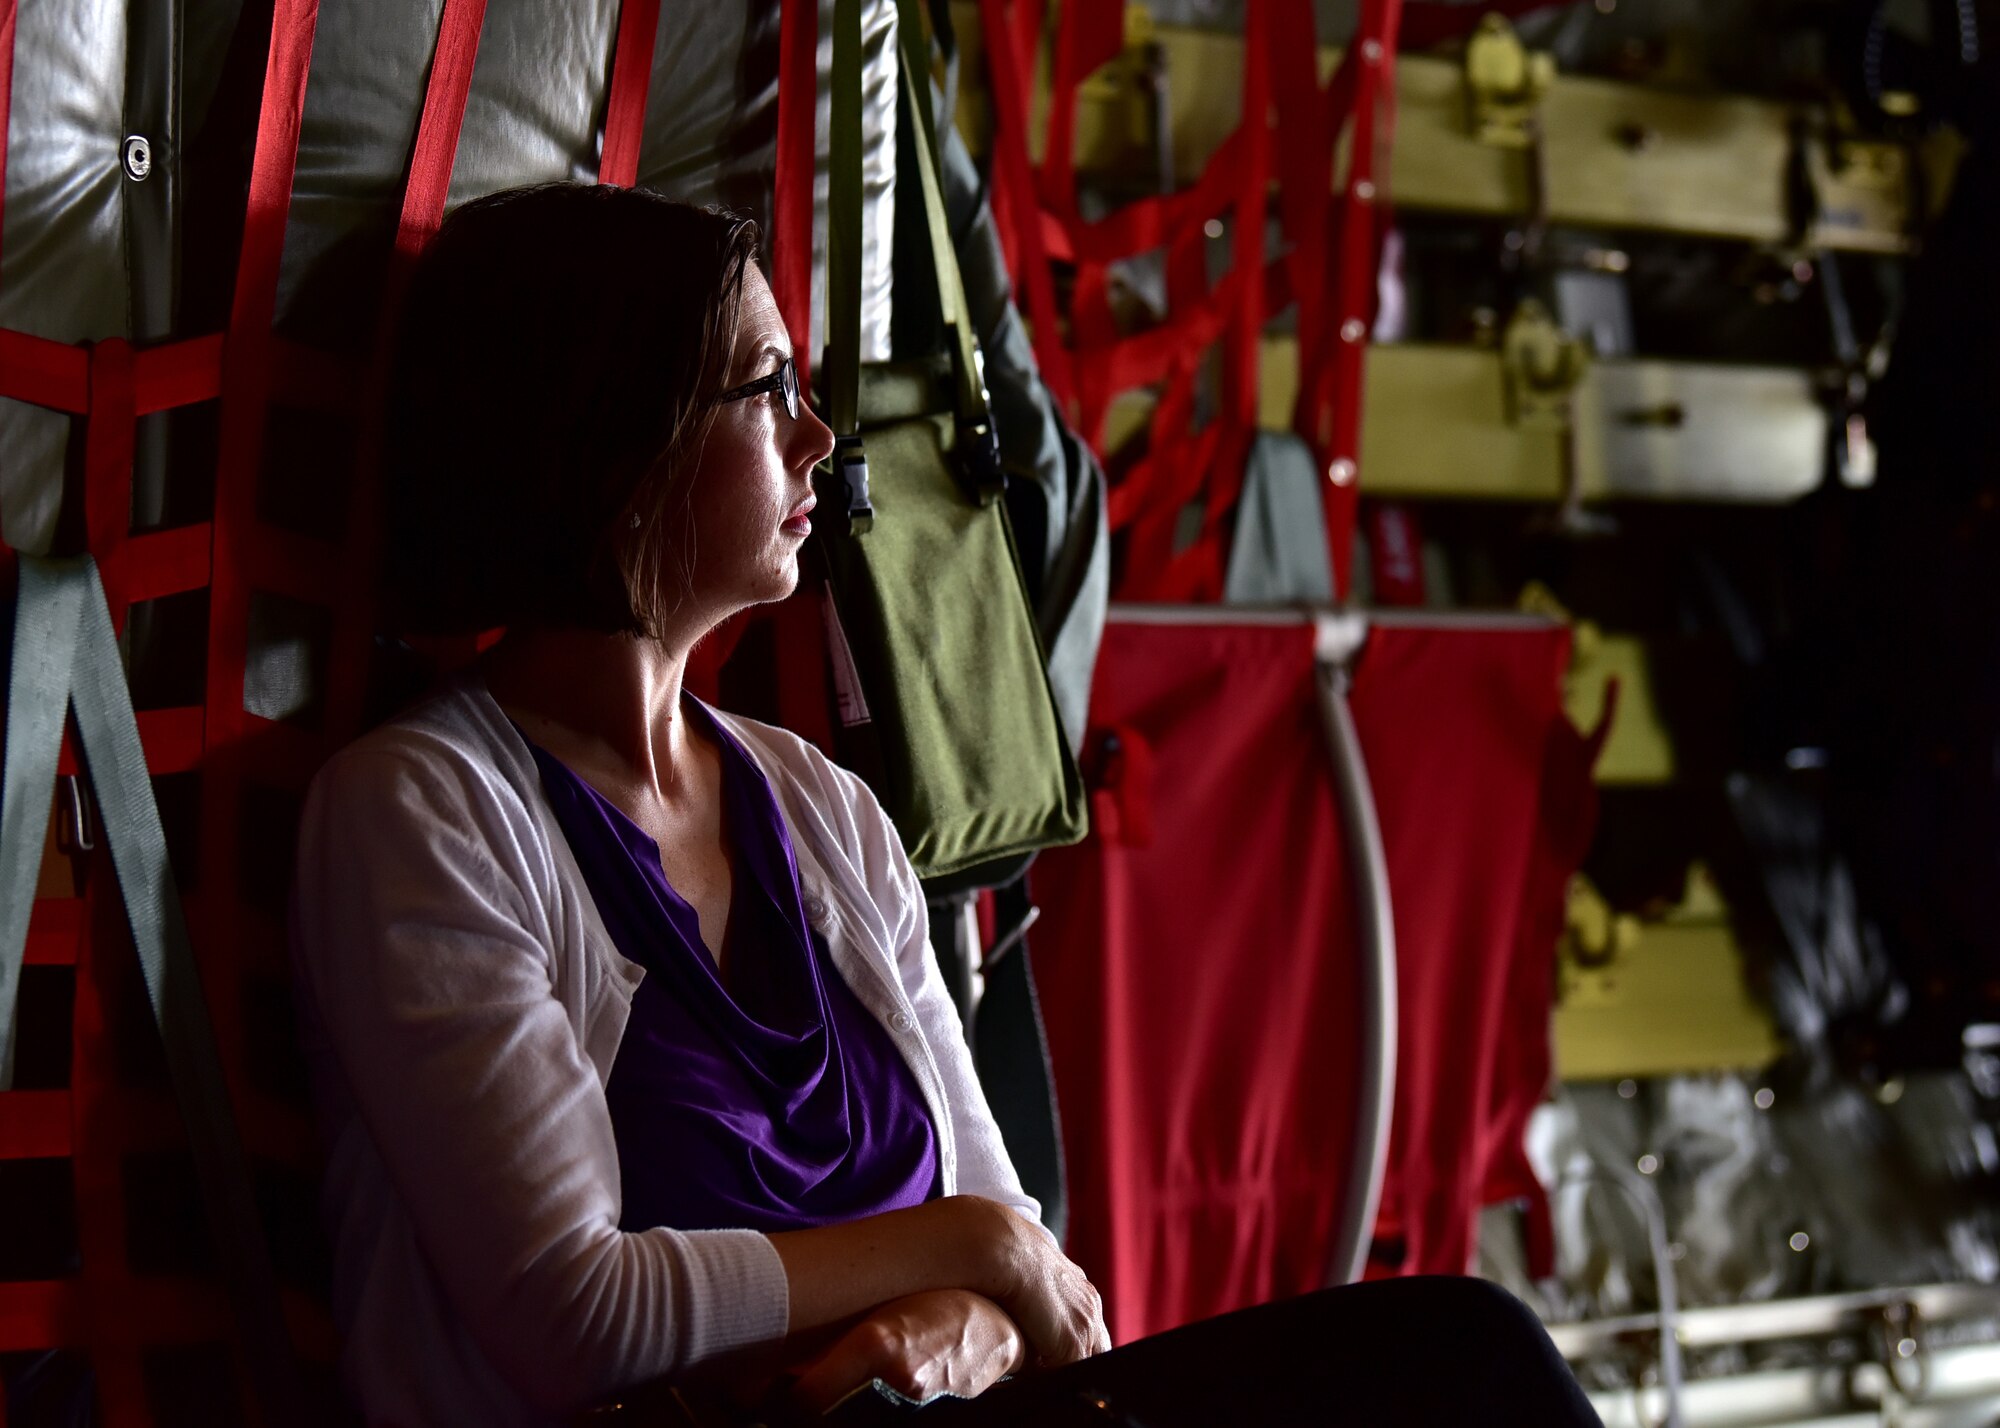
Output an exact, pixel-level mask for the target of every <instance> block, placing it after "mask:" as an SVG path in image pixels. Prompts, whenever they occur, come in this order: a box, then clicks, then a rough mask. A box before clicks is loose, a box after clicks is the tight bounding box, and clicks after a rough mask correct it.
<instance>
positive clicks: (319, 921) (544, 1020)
mask: <svg viewBox="0 0 2000 1428" xmlns="http://www.w3.org/2000/svg"><path fill="white" fill-rule="evenodd" d="M718 717H719V718H720V719H722V721H723V723H724V724H725V725H726V726H727V727H728V729H729V730H730V732H732V733H733V734H735V735H736V737H737V739H738V740H740V741H741V743H742V745H743V747H744V748H745V749H746V750H748V751H749V753H750V756H751V758H752V759H754V760H755V761H756V763H757V765H758V767H760V768H761V769H762V770H763V772H764V776H765V777H766V778H767V779H769V780H770V783H771V788H772V791H773V792H774V794H775V795H776V797H777V802H778V807H779V808H780V809H781V810H782V812H783V814H784V818H785V823H786V826H787V827H788V829H789V830H790V833H791V837H792V842H793V846H794V849H795V850H796V853H797V858H798V868H799V883H800V888H801V891H802V892H803V894H804V896H805V901H806V910H807V914H808V916H809V917H811V918H812V919H813V921H814V923H815V925H816V926H817V927H818V928H819V930H820V931H821V932H822V933H823V934H824V935H825V937H826V939H827V943H828V946H829V949H830V950H831V953H832V957H833V962H834V965H835V966H836V967H838V968H839V969H840V973H841V975H842V976H843V977H845V978H846V979H847V982H848V985H850V986H851V987H852V988H853V989H854V991H855V993H856V994H857V995H858V996H859V997H860V999H861V1001H862V1003H863V1004H864V1005H865V1006H867V1007H868V1009H869V1010H870V1011H871V1012H873V1013H874V1014H875V1015H876V1016H877V1017H878V1018H880V1019H881V1021H882V1023H883V1025H884V1026H885V1027H886V1028H887V1029H888V1031H889V1034H890V1036H891V1038H892V1039H893V1040H894V1042H895V1044H896V1046H897V1047H898V1048H899V1049H900V1050H901V1051H902V1053H903V1055H904V1057H905V1059H906V1060H907V1061H908V1062H909V1065H910V1069H911V1070H912V1071H913V1072H914V1073H915V1075H916V1078H917V1082H918V1084H919V1085H920V1086H921V1087H922V1088H923V1093H924V1098H925V1101H926V1103H927V1104H928V1105H929V1107H930V1112H931V1116H932V1119H933V1121H934V1122H935V1124H936V1128H937V1137H938V1159H939V1170H940V1174H941V1184H942V1187H943V1193H944V1194H946V1195H952V1194H959V1193H966V1194H975V1195H984V1196H988V1197H990V1198H992V1199H995V1200H999V1201H1001V1202H1003V1203H1005V1204H1008V1205H1012V1206H1014V1207H1015V1208H1016V1209H1018V1210H1020V1211H1021V1212H1022V1213H1023V1214H1025V1215H1027V1216H1028V1217H1029V1218H1030V1219H1033V1218H1035V1217H1036V1216H1037V1214H1038V1209H1037V1206H1036V1205H1035V1202H1034V1201H1033V1200H1031V1199H1029V1198H1028V1197H1027V1196H1026V1195H1025V1194H1024V1193H1023V1192H1022V1189H1021V1184H1020V1180H1019V1178H1018V1177H1017V1176H1016V1175H1015V1173H1014V1168H1013V1165H1012V1164H1011V1162H1010V1161H1009V1160H1008V1158H1007V1152H1006V1149H1005V1147H1004V1146H1003V1145H1002V1143H1001V1139H1000V1134H999V1131H998V1129H997V1128H996V1127H995V1125H994V1123H993V1117H992V1114H991V1113H990V1112H989V1111H988V1109H987V1105H986V1098H985V1096H984V1095H983V1094H982V1093H981V1091H980V1089H979V1082H978V1079H977V1077H976V1076H975V1074H974V1071H973V1066H972V1058H971V1056H970V1054H969V1053H968V1051H967V1049H966V1044H965V1038H964V1035H963V1033H962V1031H961V1029H960V1026H959V1022H958V1015H957V1012H956V1010H955V1009H954V1007H953V1005H952V1002H951V999H950V997H949V996H948V995H947V993H946V991H945V988H944V983H943V981H942V979H941V977H940V975H939V972H938V966H937V959H936V957H935V956H934V955H933V953H932V951H931V946H930V940H929V936H928V922H927V918H926V913H925V907H924V902H923V896H922V893H921V891H920V889H919V887H918V884H917V880H916V876H915V875H914V873H912V871H911V869H910V863H909V859H908V858H907V857H905V856H904V853H903V849H902V845H901V843H900V842H899V841H898V840H897V837H896V831H895V828H894V826H893V825H892V824H891V823H890V822H889V819H888V817H887V816H886V815H885V814H884V813H883V812H882V809H881V807H880V805H878V804H877V803H876V801H875V798H874V795H873V794H872V793H870V792H869V790H868V789H867V787H866V786H865V785H863V784H862V783H861V781H860V780H858V779H856V778H855V777H854V776H853V775H852V774H849V773H847V772H846V771H845V770H843V769H840V768H837V767H836V766H834V765H833V764H832V763H830V762H828V761H827V759H826V758H825V757H824V756H822V755H821V754H820V753H819V752H818V750H816V749H814V748H813V747H812V746H811V745H810V744H807V743H806V742H804V741H803V740H801V739H799V738H797V737H796V736H794V735H792V734H789V733H786V732H785V731H783V730H781V729H774V728H771V727H769V726H767V725H763V724H758V723H755V722H752V721H750V720H745V719H739V718H735V717H733V716H731V715H728V714H718ZM292 960H293V971H294V978H295V985H296V992H297V998H298V1003H299V1011H300V1032H301V1037H302V1040H303V1043H304V1046H305V1050H306V1054H307V1058H308V1062H309V1064H310V1066H311V1069H312V1073H313V1086H314V1094H315V1097H316V1099H317V1101H318V1105H319V1112H320V1122H321V1128H322V1132H323V1137H324V1140H325V1144H326V1151H327V1178H326V1194H325V1206H326V1213H327V1215H328V1218H329V1222H330V1225H331V1232H332V1236H333V1248H334V1265H335V1268H334V1312H335V1317H336V1320H337V1322H338V1324H339V1327H340V1329H341V1331H342V1333H343V1334H344V1335H345V1340H346V1346H345V1350H344V1353H343V1359H342V1371H343V1375H344V1377H345V1378H346V1381H347V1383H348V1385H349V1388H350V1390H351V1391H352V1392H353V1393H354V1395H355V1397H356V1398H357V1400H358V1401H359V1404H360V1406H361V1408H362V1410H363V1411H364V1413H365V1414H366V1415H367V1418H368V1421H369V1422H370V1423H383V1424H395V1425H397V1428H430V1425H447V1424H450V1425H457V1424H465V1423H480V1424H492V1425H514V1424H522V1425H527V1424H546V1423H554V1422H559V1421H560V1420H561V1419H562V1417H563V1415H565V1414H567V1413H570V1412H573V1411H575V1410H577V1409H580V1408H584V1407H588V1406H590V1405H592V1404H594V1403H599V1402H603V1401H605V1400H608V1399H610V1398H611V1397H613V1396H614V1395H616V1394H617V1393H619V1392H620V1391H623V1390H625V1389H628V1388H630V1387H631V1386H633V1385H635V1384H638V1383H643V1382H645V1381H647V1380H651V1379H655V1378H658V1377H661V1376H662V1375H668V1374H673V1373H676V1372H678V1371H682V1370H685V1369H687V1368H689V1367H691V1366H692V1365H695V1364H698V1363H701V1362H703V1361H704V1360H707V1359H711V1358H714V1357H715V1356H716V1355H719V1354H722V1353H725V1352H727V1351H729V1350H731V1349H736V1348H740V1347H742V1346H744V1345H747V1344H754V1343H759V1342H764V1341H768V1340H773V1339H777V1338H780V1337H782V1336H783V1335H784V1334H785V1332H786V1330H787V1323H788V1316H789V1312H790V1301H789V1290H788V1286H787V1284H786V1281H785V1274H784V1268H783V1265H782V1263H781V1261H780V1260H779V1258H778V1254H777V1251H776V1250H775V1249H773V1248H772V1246H771V1243H770V1241H769V1240H768V1239H766V1238H765V1237H764V1235H762V1234H760V1233H758V1232H756V1231H753V1230H703V1231H690V1232H681V1231H676V1230H670V1229H653V1230H647V1231H644V1232H641V1233H625V1232H623V1231H621V1230H620V1229H619V1228H618V1220H619V1213H620V1207H619V1186H618V1157H617V1151H616V1149H615V1148H614V1145H613V1141H612V1135H611V1120H610V1116H609V1113H608V1111H607V1109H606V1106H605V1099H604V1085H605V1081H606V1080H607V1078H608V1077H609V1076H610V1074H611V1064H612V1061H613V1059H614V1058H615V1057H616V1055H617V1053H618V1043H619V1038H620V1037H621V1036H622V1035H623V1033H624V1030H625V1020H626V1017H627V1015H628V1013H629V1011H630V1008H631V1003H632V993H633V990H634V988H636V987H637V986H638V984H639V980H640V978H641V977H642V976H643V975H644V974H643V972H642V971H641V969H640V968H639V967H638V966H636V965H634V964H633V963H631V962H629V961H627V960H626V959H625V958H624V957H622V956H621V955H619V953H618V951H617V949H616V948H615V947H614V946H613V945H612V942H611V939H610V937H609V935H608V934H607V933H606V932H605V929H604V924H603V922H602V921H601V920H600V918H599V916H598V913H597V908H596V906H595V905H594V904H593V902H592V900H591V897H590V893H589V891H588V889H587V887H586V886H585V883H584V879H583V875H582V873H581V871H580V870H579V869H578V867H577V864H576V862H575V859H574V858H573V857H572V855H571V852H570V848H569V844H568V842H567V840H566V839H565V838H564V836H563V833H562V830H561V827H560V825H559V824H558V823H557V822H556V819H555V814H554V812H553V811H552V810H551V809H550V807H549V805H548V802H547V800H546V799H545V798H544V796H543V793H542V785H541V777H540V773H539V771H538V769H537V768H536V765H535V762H534V759H533V756H532V755H531V754H530V752H529V750H528V747H527V745H526V744H525V743H524V742H523V741H522V739H521V737H520V735H519V734H518V733H517V732H516V731H515V729H514V727H513V725H512V724H511V723H510V722H509V721H508V719H507V717H506V715H505V714H503V713H502V712H501V710H500V707H499V706H498V705H497V704H496V703H495V702H494V700H493V698H492V696H491V695H490V694H489V693H488V692H487V690H486V687H485V684H484V683H483V681H481V680H480V678H479V677H478V675H477V673H476V672H469V673H467V674H464V675H460V676H458V677H457V678H455V679H454V680H452V681H451V682H450V683H448V684H447V685H446V686H445V687H444V688H443V689H442V690H441V692H439V693H438V694H436V695H434V696H432V697H431V698H429V699H427V700H426V701H424V702H423V703H421V704H419V705H418V706H417V707H415V708H414V709H412V710H410V711H409V712H407V713H406V714H404V715H403V716H402V717H400V718H398V719H397V720H395V721H394V722H393V723H391V724H388V725H385V726H384V727H382V728H380V729H378V730H376V731H375V732H374V733H372V734H369V735H368V736H367V737H366V738H363V739H362V740H360V741H359V742H358V743H355V744H353V745H351V746H349V747H348V748H346V749H344V750H343V751H341V752H340V753H339V754H338V755H336V756H335V757H334V759H333V760H332V761H331V762H329V763H328V764H327V766H326V768H325V769H324V770H322V771H321V773H320V775H319V777H318V778H317V779H316V780H315V781H314V783H313V786H312V790H311V792H310V794H309V795H308V797H307V800H306V808H305V815H304V820H303V824H302V827H301V831H300V838H299V847H298V868H297V880H296V883H295V885H294V889H293V902H292Z"/></svg>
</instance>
